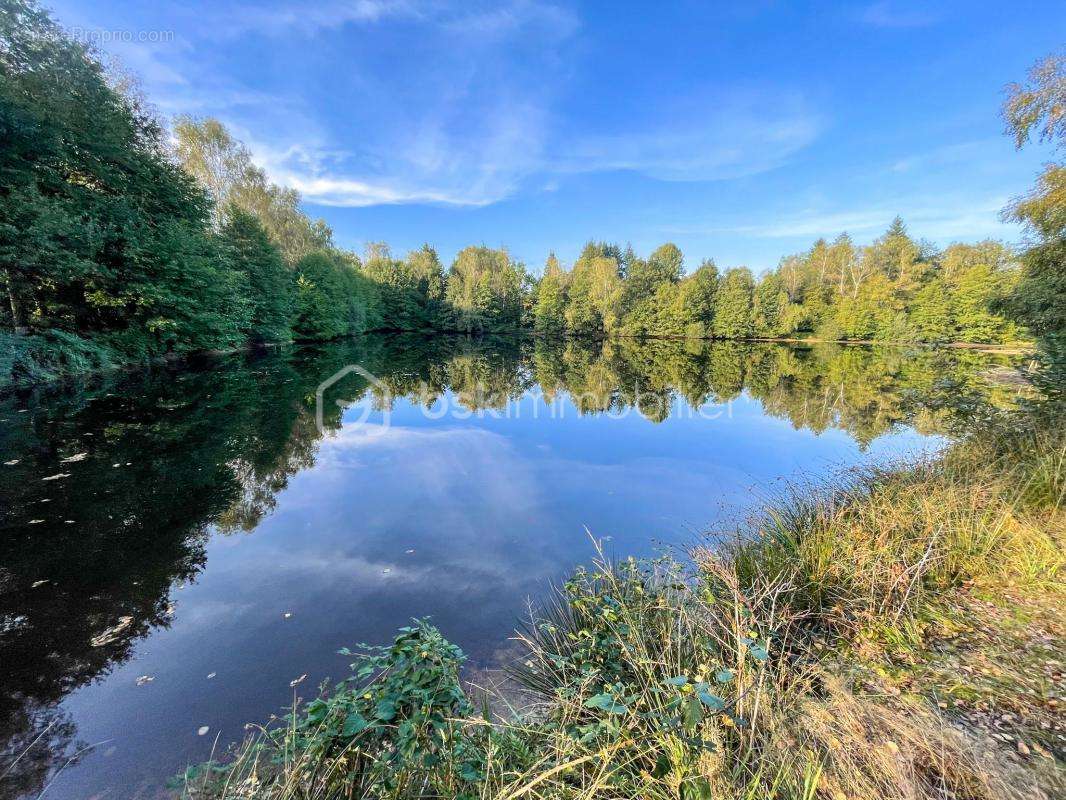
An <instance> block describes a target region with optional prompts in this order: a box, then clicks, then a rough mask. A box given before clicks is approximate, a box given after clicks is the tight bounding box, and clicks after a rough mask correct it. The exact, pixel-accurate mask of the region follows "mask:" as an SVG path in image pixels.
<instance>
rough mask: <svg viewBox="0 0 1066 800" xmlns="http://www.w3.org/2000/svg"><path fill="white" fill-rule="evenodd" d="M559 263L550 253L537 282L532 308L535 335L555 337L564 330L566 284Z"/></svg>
mask: <svg viewBox="0 0 1066 800" xmlns="http://www.w3.org/2000/svg"><path fill="white" fill-rule="evenodd" d="M564 281H565V277H564V275H563V272H562V269H561V268H560V267H559V261H558V260H557V259H556V258H555V254H554V253H552V254H551V255H549V256H548V262H547V263H546V264H545V265H544V275H543V276H541V279H540V280H539V281H538V282H537V298H536V304H535V305H534V306H533V328H534V330H536V332H537V333H541V334H545V335H549V336H557V335H559V334H561V333H563V332H564V331H565V330H566V284H565V282H564Z"/></svg>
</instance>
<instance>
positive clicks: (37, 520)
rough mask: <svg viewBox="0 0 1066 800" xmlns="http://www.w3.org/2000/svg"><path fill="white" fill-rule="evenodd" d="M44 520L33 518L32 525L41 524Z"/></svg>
mask: <svg viewBox="0 0 1066 800" xmlns="http://www.w3.org/2000/svg"><path fill="white" fill-rule="evenodd" d="M42 522H44V520H43V519H31V520H30V525H40V524H41V523H42Z"/></svg>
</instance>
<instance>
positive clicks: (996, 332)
mask: <svg viewBox="0 0 1066 800" xmlns="http://www.w3.org/2000/svg"><path fill="white" fill-rule="evenodd" d="M1056 64H1057V66H1056ZM1056 69H1058V72H1056ZM1060 72H1061V63H1059V62H1056V63H1055V64H1052V65H1051V67H1050V68H1049V71H1048V70H1046V71H1045V73H1044V78H1043V84H1040V85H1037V86H1036V88H1035V89H1031V90H1022V89H1021V88H1017V89H1016V90H1015V93H1014V95H1013V99H1012V100H1011V101H1010V102H1009V103H1008V107H1007V109H1006V113H1007V114H1008V115H1009V114H1010V113H1012V112H1011V109H1012V108H1014V109H1015V111H1016V113H1017V114H1018V115H1023V116H1024V114H1026V113H1029V112H1031V111H1032V110H1033V108H1034V107H1035V105H1039V103H1041V102H1048V100H1047V97H1048V92H1052V93H1053V92H1054V85H1055V81H1056V80H1058V81H1060V82H1061V75H1059V73H1060ZM1038 83H1039V82H1038ZM1041 92H1043V94H1041ZM1011 103H1014V104H1015V105H1014V106H1011ZM1034 104H1035V105H1034ZM1055 124H1057V125H1059V126H1061V125H1062V124H1063V123H1062V122H1061V120H1059V121H1058V122H1057V123H1055ZM0 137H2V141H3V142H4V146H3V148H2V149H0V178H2V180H0V282H2V284H3V287H4V294H5V295H6V298H5V299H6V302H5V303H3V304H2V309H0V331H2V332H0V376H2V377H0V380H4V381H5V382H6V381H9V380H14V381H17V382H39V381H47V380H51V379H54V378H57V377H61V376H63V375H67V374H72V373H77V372H83V371H88V370H92V369H97V368H102V367H106V366H110V365H115V364H122V363H138V362H145V361H148V360H151V359H158V358H160V357H177V356H182V355H185V354H189V353H194V352H202V351H220V350H231V349H234V348H240V347H245V346H249V345H255V344H263V343H271V342H286V341H293V340H295V341H324V340H329V339H334V338H338V337H342V336H347V335H352V334H357V333H362V332H366V331H373V330H407V331H442V332H444V331H447V332H458V333H467V334H480V333H485V332H511V331H520V330H528V331H535V332H536V333H538V334H541V335H546V336H564V335H569V336H590V337H614V336H632V337H700V338H720V339H748V338H784V337H804V338H816V339H824V340H840V341H849V340H850V341H867V340H880V341H904V342H971V343H982V344H1004V343H1012V342H1016V341H1023V340H1027V339H1029V338H1030V337H1031V336H1034V335H1035V336H1042V335H1044V334H1046V333H1048V332H1052V331H1055V330H1059V329H1061V328H1062V322H1063V321H1062V319H1061V317H1062V314H1063V311H1062V309H1063V308H1064V307H1066V303H1063V302H1061V300H1062V298H1063V291H1064V290H1063V286H1062V282H1063V278H1062V277H1061V270H1056V269H1055V268H1054V265H1056V264H1061V260H1062V244H1061V241H1062V230H1063V228H1064V226H1066V221H1064V220H1063V219H1062V215H1061V212H1054V213H1052V212H1051V211H1049V210H1048V209H1049V207H1050V208H1052V209H1053V208H1055V205H1054V203H1053V202H1052V201H1053V199H1054V197H1056V196H1059V197H1061V194H1062V192H1063V190H1064V189H1063V184H1064V180H1063V176H1062V170H1061V169H1060V168H1057V167H1052V168H1049V170H1048V171H1047V172H1046V173H1045V174H1044V176H1043V177H1042V178H1041V182H1040V185H1039V186H1038V189H1037V190H1036V192H1035V193H1034V195H1033V196H1031V197H1029V198H1023V200H1021V201H1019V202H1018V204H1017V205H1016V206H1014V207H1013V209H1011V210H1010V211H1009V213H1010V214H1012V215H1013V217H1014V218H1015V219H1017V220H1018V221H1021V222H1023V223H1026V224H1027V225H1028V226H1029V228H1030V229H1031V231H1032V233H1033V234H1034V236H1033V239H1034V241H1033V242H1031V243H1030V244H1031V245H1032V246H1031V247H1030V248H1029V249H1027V250H1019V249H1015V248H1012V247H1010V246H1007V245H1005V244H1002V243H1000V242H995V241H985V242H980V243H977V244H953V245H951V246H949V247H947V248H946V249H944V250H938V249H937V248H936V247H934V246H933V245H931V244H930V243H928V242H924V241H921V240H916V239H915V238H913V237H912V236H911V235H910V234H909V233H908V231H907V228H906V226H905V225H904V223H903V221H902V220H900V219H898V218H897V219H895V220H893V221H892V223H891V225H890V226H889V227H888V229H887V230H886V232H885V233H884V235H883V236H881V237H880V238H878V239H876V240H875V241H873V242H871V243H870V244H868V245H859V244H856V243H855V242H854V241H852V239H851V238H850V237H849V236H848V235H847V234H841V235H840V236H838V237H837V238H835V239H833V240H832V241H827V240H824V239H819V240H818V241H816V242H814V243H813V245H812V246H811V247H810V249H809V250H807V251H805V252H803V253H799V254H795V255H790V256H786V257H785V258H783V259H781V262H780V264H779V265H778V267H777V268H776V269H774V270H770V271H767V272H765V274H762V275H755V274H754V273H753V272H752V271H751V270H750V269H748V268H745V267H732V268H729V269H723V270H720V269H719V268H718V267H717V266H716V265H715V264H714V262H713V261H712V260H710V259H704V260H703V261H701V262H700V263H699V264H697V265H695V268H693V269H691V270H689V269H687V266H688V265H686V260H685V257H684V256H683V254H682V252H681V251H680V250H679V249H678V247H676V246H675V245H673V244H670V243H666V244H663V245H662V246H660V247H659V248H657V249H656V250H655V251H654V252H652V253H651V254H650V255H648V256H647V257H646V258H645V257H641V256H639V255H638V254H637V253H635V252H634V250H633V248H632V247H629V246H626V247H622V246H619V245H617V244H609V243H604V242H595V241H590V242H589V243H588V244H587V245H586V246H585V247H584V249H583V250H582V251H581V253H580V254H579V255H578V257H577V259H576V260H575V261H574V262H573V264H572V266H571V267H570V268H569V269H566V268H565V267H564V266H563V264H562V263H561V262H560V261H559V259H558V258H557V257H556V256H555V255H554V254H553V255H551V256H549V258H548V259H547V262H546V263H545V264H544V266H543V269H542V270H540V274H539V276H538V275H537V274H535V272H534V271H533V270H531V269H529V268H528V267H527V266H526V265H525V264H522V263H521V262H518V261H516V260H515V259H514V258H513V257H512V256H511V255H510V254H509V253H508V252H507V251H506V250H503V249H491V248H488V247H485V246H470V247H467V248H465V249H463V250H462V251H460V252H459V253H458V254H457V256H456V257H455V259H454V261H453V262H452V263H451V265H450V266H449V267H448V268H447V269H445V267H444V264H443V263H442V262H441V259H440V258H439V256H438V254H437V252H436V251H435V250H434V249H433V248H432V247H431V246H429V245H428V244H427V245H425V246H423V247H422V248H420V249H418V250H415V251H413V252H411V253H408V254H406V256H404V257H403V258H397V257H395V256H394V255H393V254H392V252H391V251H390V249H389V247H388V246H387V245H385V244H383V243H374V244H371V245H370V246H368V247H367V248H366V251H365V253H363V254H362V255H361V256H360V255H358V254H355V253H352V252H349V251H347V250H345V249H343V248H341V247H339V246H337V245H336V244H335V243H334V241H333V235H332V231H331V230H330V227H329V225H328V224H327V223H326V222H325V221H324V220H321V219H319V220H311V219H310V218H309V217H308V216H307V215H306V214H305V213H304V212H303V211H302V210H301V206H300V197H299V195H298V193H297V192H295V191H294V190H292V189H288V188H284V187H280V186H277V185H275V184H273V183H271V182H270V180H269V178H268V176H267V175H266V174H265V172H264V171H263V170H262V169H260V168H259V167H257V166H256V165H255V164H254V163H253V160H252V158H251V154H250V153H249V151H248V149H247V148H246V147H245V146H244V145H243V144H242V143H241V142H239V141H238V140H236V139H235V138H234V137H233V136H232V135H231V134H230V133H229V132H228V131H227V130H226V128H225V127H224V126H223V125H222V123H220V122H219V121H217V120H214V119H209V118H207V119H195V118H189V117H182V118H178V119H176V120H175V121H174V122H173V125H168V124H167V123H165V122H164V121H161V120H160V119H158V118H157V116H156V115H155V114H154V113H153V111H152V110H151V107H150V105H149V103H148V102H147V100H145V99H144V98H143V97H142V96H141V95H140V93H139V91H138V89H137V86H136V82H135V81H134V80H131V78H130V77H129V76H128V75H126V74H125V73H122V72H121V71H120V70H115V69H109V68H106V67H105V66H104V65H103V64H102V63H101V60H100V59H99V57H98V56H97V54H95V53H94V52H93V51H92V49H91V48H89V47H87V46H86V45H84V44H82V43H79V42H77V41H74V40H72V39H71V38H70V37H69V36H68V35H67V34H66V33H65V32H64V31H63V29H62V28H60V27H59V25H58V24H57V23H56V22H55V21H54V20H53V19H52V18H51V17H50V16H49V15H48V14H47V13H46V12H45V11H44V10H42V9H41V7H40V6H39V5H37V4H36V3H35V2H32V1H31V0H14V1H13V2H8V3H5V4H4V6H3V9H2V10H0ZM1023 143H1024V140H1019V141H1018V145H1019V146H1021V145H1022V144H1023ZM1049 198H1051V200H1049ZM1049 202H1050V203H1051V206H1048V203H1049Z"/></svg>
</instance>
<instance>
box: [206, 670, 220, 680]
mask: <svg viewBox="0 0 1066 800" xmlns="http://www.w3.org/2000/svg"><path fill="white" fill-rule="evenodd" d="M216 675H218V673H217V672H209V673H207V679H208V680H211V679H212V678H213V677H215V676H216Z"/></svg>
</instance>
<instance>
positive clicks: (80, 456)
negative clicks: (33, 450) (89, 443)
mask: <svg viewBox="0 0 1066 800" xmlns="http://www.w3.org/2000/svg"><path fill="white" fill-rule="evenodd" d="M88 455H89V454H88V453H78V454H77V455H74V456H70V457H69V458H64V459H62V460H61V461H60V462H59V463H60V464H73V463H74V462H75V461H84V460H85V459H86V457H88Z"/></svg>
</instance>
